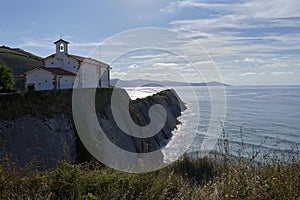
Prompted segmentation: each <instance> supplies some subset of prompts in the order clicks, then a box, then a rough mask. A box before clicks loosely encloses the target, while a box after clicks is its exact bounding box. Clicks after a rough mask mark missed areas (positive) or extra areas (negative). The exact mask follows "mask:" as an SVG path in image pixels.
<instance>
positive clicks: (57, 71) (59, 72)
mask: <svg viewBox="0 0 300 200" xmlns="http://www.w3.org/2000/svg"><path fill="white" fill-rule="evenodd" d="M39 68H41V69H43V70H46V71H48V72H51V73H53V74H56V75H65V76H76V74H74V73H72V72H69V71H67V70H64V69H61V68H57V67H55V68H50V67H39Z"/></svg>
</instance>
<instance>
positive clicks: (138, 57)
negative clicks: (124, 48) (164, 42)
mask: <svg viewBox="0 0 300 200" xmlns="http://www.w3.org/2000/svg"><path fill="white" fill-rule="evenodd" d="M168 55H169V54H168V53H163V54H148V55H135V56H130V58H132V59H151V58H162V57H165V56H168Z"/></svg>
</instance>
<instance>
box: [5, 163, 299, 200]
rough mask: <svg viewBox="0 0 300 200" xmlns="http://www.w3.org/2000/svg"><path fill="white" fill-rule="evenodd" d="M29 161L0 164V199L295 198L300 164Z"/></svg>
mask: <svg viewBox="0 0 300 200" xmlns="http://www.w3.org/2000/svg"><path fill="white" fill-rule="evenodd" d="M33 165H34V163H33V164H32V165H28V166H27V167H24V168H23V169H18V170H16V169H15V168H14V167H13V166H12V165H8V164H7V162H6V161H5V159H4V160H3V161H2V164H1V167H0V199H16V198H17V199H299V198H300V185H299V183H300V162H299V160H298V161H297V160H295V159H291V160H290V161H288V162H281V161H279V162H273V161H272V162H271V161H270V162H266V163H265V164H259V163H256V162H248V161H245V162H240V161H239V162H237V161H236V160H231V161H230V162H228V160H227V161H224V160H223V159H208V158H202V159H196V160H190V159H188V158H183V159H182V160H181V161H178V162H176V163H174V164H172V165H171V166H169V167H167V168H164V169H162V170H159V171H155V172H151V173H147V174H128V173H124V172H119V171H115V170H113V169H110V168H105V167H103V166H102V165H101V164H99V163H97V162H87V163H83V164H78V165H74V164H69V163H68V162H66V161H64V162H62V163H61V164H60V165H59V166H58V167H57V168H56V169H50V170H47V171H43V172H39V171H35V170H32V168H31V167H32V166H33Z"/></svg>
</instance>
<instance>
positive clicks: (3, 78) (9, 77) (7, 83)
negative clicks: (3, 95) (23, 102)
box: [0, 64, 15, 92]
mask: <svg viewBox="0 0 300 200" xmlns="http://www.w3.org/2000/svg"><path fill="white" fill-rule="evenodd" d="M14 84H15V82H14V76H13V74H12V72H11V70H10V69H9V68H8V67H6V65H4V64H0V92H11V91H14V90H15V88H14Z"/></svg>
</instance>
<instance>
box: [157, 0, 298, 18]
mask: <svg viewBox="0 0 300 200" xmlns="http://www.w3.org/2000/svg"><path fill="white" fill-rule="evenodd" d="M299 7H300V1H298V0H285V1H282V0H272V1H261V0H250V1H248V2H245V3H232V4H220V3H203V2H201V1H191V0H183V1H176V2H171V3H169V4H168V5H167V6H165V7H163V8H162V9H160V11H161V12H163V13H172V12H176V11H180V10H181V9H184V8H203V9H210V10H218V11H222V12H224V10H226V11H228V12H231V13H235V14H238V15H244V16H248V17H252V18H253V17H254V18H256V17H258V18H290V17H299V16H300V12H299ZM278 20H280V19H278Z"/></svg>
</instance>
